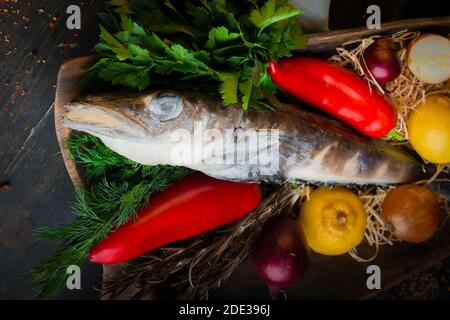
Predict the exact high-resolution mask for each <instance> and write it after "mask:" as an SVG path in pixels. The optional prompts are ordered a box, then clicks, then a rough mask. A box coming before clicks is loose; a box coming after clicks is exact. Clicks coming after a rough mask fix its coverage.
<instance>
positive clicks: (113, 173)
mask: <svg viewBox="0 0 450 320" xmlns="http://www.w3.org/2000/svg"><path fill="white" fill-rule="evenodd" d="M68 148H69V150H70V151H71V154H72V156H73V158H74V160H75V162H76V163H77V164H79V165H82V166H83V167H84V169H85V173H86V177H87V181H88V182H89V184H90V187H89V188H87V189H86V190H84V189H81V188H79V189H77V192H76V201H75V204H74V206H73V209H74V210H75V212H76V213H77V217H76V218H75V220H74V221H73V222H72V223H70V224H68V225H66V226H63V227H60V228H57V229H49V228H42V229H40V230H38V231H37V237H38V238H39V239H41V240H52V241H54V240H58V241H62V246H61V247H60V249H58V250H57V251H56V252H55V253H54V254H53V255H52V256H51V257H50V258H49V259H48V260H47V261H45V262H44V263H42V264H41V265H39V266H37V267H35V268H34V269H33V270H32V272H31V275H32V278H33V283H34V287H35V289H36V293H37V295H38V297H40V298H43V299H47V298H51V297H54V296H56V295H57V294H58V292H59V291H60V290H61V288H62V287H63V285H64V284H65V281H66V279H67V274H66V270H67V267H68V266H70V265H78V266H80V265H81V264H82V263H83V261H84V260H85V259H86V257H87V256H88V254H89V251H90V249H91V248H92V247H93V246H95V245H96V244H97V243H99V242H100V241H101V240H102V239H104V238H105V237H106V236H107V234H108V233H109V231H110V230H112V229H114V228H117V227H119V226H121V225H122V224H124V223H126V222H127V221H128V220H129V219H130V218H132V217H133V215H134V214H135V213H136V212H137V211H138V210H139V209H140V208H141V207H143V206H144V205H146V204H147V203H148V201H149V199H150V197H151V196H152V195H153V194H154V193H155V192H157V191H160V190H163V189H164V188H166V187H167V186H168V185H169V184H171V183H172V182H174V181H177V180H179V179H181V178H183V177H185V176H186V175H188V174H190V173H191V170H189V169H186V168H181V167H170V166H144V165H141V164H137V163H135V162H132V161H131V160H128V159H126V158H124V157H122V156H120V155H118V154H116V153H115V152H113V151H112V150H110V149H109V148H107V147H106V146H105V145H104V144H103V143H101V142H100V140H99V139H98V138H96V137H93V136H90V135H80V136H74V137H72V138H71V139H70V140H69V141H68Z"/></svg>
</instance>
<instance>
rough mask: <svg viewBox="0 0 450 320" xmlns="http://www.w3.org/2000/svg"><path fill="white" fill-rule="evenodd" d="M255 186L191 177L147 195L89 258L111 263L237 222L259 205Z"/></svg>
mask: <svg viewBox="0 0 450 320" xmlns="http://www.w3.org/2000/svg"><path fill="white" fill-rule="evenodd" d="M261 198H262V191H261V186H260V185H259V184H254V183H237V182H231V181H222V180H217V179H213V178H211V177H208V176H206V175H204V174H201V173H195V174H193V175H191V176H189V177H186V178H184V179H183V180H180V181H177V182H175V183H173V184H172V185H171V186H169V187H168V188H167V189H166V190H165V191H163V192H160V193H158V194H156V195H155V196H153V197H152V199H151V202H150V204H149V205H148V206H147V207H146V208H144V209H142V210H141V211H139V213H138V214H137V217H136V219H134V220H131V221H129V222H127V223H126V224H124V225H123V226H121V227H119V228H118V229H116V230H114V231H112V232H111V233H110V234H109V235H108V237H107V238H106V239H105V240H103V241H102V242H101V243H100V244H98V245H97V246H96V247H95V248H93V249H92V251H91V253H90V255H89V260H90V261H91V262H95V263H103V264H112V263H120V262H124V261H127V260H130V259H133V258H136V257H138V256H140V255H142V254H144V253H146V252H149V251H151V250H153V249H156V248H158V247H161V246H163V245H165V244H168V243H170V242H174V241H177V240H182V239H186V238H189V237H192V236H195V235H198V234H200V233H203V232H206V231H209V230H212V229H215V228H217V227H220V226H223V225H226V224H229V223H231V222H234V221H236V220H239V219H240V218H242V217H243V216H245V215H246V214H248V213H250V212H251V211H252V210H253V209H255V208H256V207H257V206H258V205H259V203H260V202H261Z"/></svg>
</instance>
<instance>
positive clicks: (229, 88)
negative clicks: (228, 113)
mask: <svg viewBox="0 0 450 320" xmlns="http://www.w3.org/2000/svg"><path fill="white" fill-rule="evenodd" d="M221 76H222V81H223V82H222V83H221V84H220V88H219V90H220V93H221V94H222V99H223V102H224V103H225V104H227V105H229V104H233V103H237V102H238V96H237V91H238V84H239V76H240V74H239V73H232V72H227V73H221Z"/></svg>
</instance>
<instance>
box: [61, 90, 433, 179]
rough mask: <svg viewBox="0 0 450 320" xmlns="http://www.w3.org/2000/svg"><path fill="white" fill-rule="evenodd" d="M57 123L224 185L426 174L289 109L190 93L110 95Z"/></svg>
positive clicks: (411, 161)
mask: <svg viewBox="0 0 450 320" xmlns="http://www.w3.org/2000/svg"><path fill="white" fill-rule="evenodd" d="M63 122H64V124H65V125H66V126H67V127H69V128H71V129H74V130H77V131H82V132H86V133H88V134H92V135H94V136H97V137H98V138H100V139H101V140H102V141H103V143H104V144H105V145H106V146H108V147H109V148H111V149H112V150H114V151H116V152H117V153H119V154H120V155H123V156H125V157H127V158H129V159H131V160H133V161H135V162H138V163H142V164H146V165H157V164H167V165H182V166H185V167H189V168H192V169H194V170H197V171H201V172H203V173H205V174H207V175H210V176H212V177H215V178H218V179H224V180H233V181H268V182H274V183H280V182H283V181H294V180H303V181H311V182H321V183H343V184H375V185H385V184H398V183H406V182H411V181H416V180H418V179H422V178H423V177H424V169H423V168H422V165H421V163H420V162H418V161H417V160H416V159H415V158H413V157H412V156H410V155H409V154H407V153H406V152H404V151H402V150H400V149H397V148H395V147H393V146H391V145H389V144H387V143H384V142H382V141H376V140H371V139H368V138H365V137H363V136H360V135H359V134H357V133H355V132H354V131H352V130H351V129H349V128H347V127H346V126H345V125H343V124H340V123H339V122H337V121H334V120H330V119H328V118H325V117H322V116H320V115H317V114H314V113H310V112H308V111H305V110H302V109H300V108H299V107H296V106H293V105H289V104H283V105H281V106H277V107H276V111H274V112H272V111H257V110H248V111H246V112H244V111H243V110H242V108H241V107H240V106H238V105H235V106H224V105H223V104H222V103H221V101H220V100H218V99H217V98H215V97H211V96H208V95H201V94H199V93H194V92H192V93H188V92H159V91H158V92H148V93H140V94H138V93H111V94H104V95H99V96H86V97H84V98H82V99H80V100H78V101H74V102H73V103H70V104H68V105H66V106H65V113H64V116H63Z"/></svg>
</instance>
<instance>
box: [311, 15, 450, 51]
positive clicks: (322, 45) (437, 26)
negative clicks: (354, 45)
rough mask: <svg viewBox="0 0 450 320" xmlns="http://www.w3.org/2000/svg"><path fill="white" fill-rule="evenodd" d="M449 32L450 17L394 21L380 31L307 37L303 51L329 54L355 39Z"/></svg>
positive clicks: (356, 29)
mask: <svg viewBox="0 0 450 320" xmlns="http://www.w3.org/2000/svg"><path fill="white" fill-rule="evenodd" d="M406 29H408V30H410V31H426V32H440V33H442V34H447V33H449V32H450V16H448V17H436V18H426V19H412V20H403V21H394V22H389V23H385V24H383V25H382V28H381V30H370V29H367V28H354V29H347V30H339V31H331V32H326V33H315V34H311V35H309V36H308V46H307V49H306V50H305V51H306V52H307V53H308V54H314V53H322V54H323V53H324V52H326V53H330V52H333V51H335V49H336V47H338V46H339V45H340V44H342V43H345V42H348V41H352V40H355V39H363V38H367V37H371V36H373V35H384V34H393V33H396V32H399V31H403V30H406Z"/></svg>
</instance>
